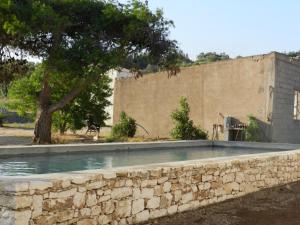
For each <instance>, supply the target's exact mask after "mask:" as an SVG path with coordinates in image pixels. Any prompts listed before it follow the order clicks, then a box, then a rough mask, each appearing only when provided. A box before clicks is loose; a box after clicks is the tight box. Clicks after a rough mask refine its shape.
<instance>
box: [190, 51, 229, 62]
mask: <svg viewBox="0 0 300 225" xmlns="http://www.w3.org/2000/svg"><path fill="white" fill-rule="evenodd" d="M227 59H230V57H229V55H227V54H225V53H221V54H218V53H216V52H207V53H203V52H202V53H200V54H199V55H198V56H197V59H196V61H195V64H204V63H209V62H216V61H222V60H227Z"/></svg>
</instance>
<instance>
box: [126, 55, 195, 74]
mask: <svg viewBox="0 0 300 225" xmlns="http://www.w3.org/2000/svg"><path fill="white" fill-rule="evenodd" d="M172 62H173V63H174V64H175V65H177V66H178V67H185V66H191V65H193V61H192V60H191V59H190V58H189V56H188V55H187V54H185V53H184V52H183V51H182V50H178V51H177V52H174V54H173V55H172ZM122 67H124V68H127V69H132V68H135V69H137V70H140V71H141V72H142V73H143V74H147V73H156V72H158V71H159V65H157V64H155V60H152V59H151V56H149V55H148V54H145V53H143V54H140V55H130V56H129V57H127V58H126V60H125V62H124V64H123V65H122Z"/></svg>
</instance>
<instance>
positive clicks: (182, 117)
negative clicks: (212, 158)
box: [171, 97, 207, 140]
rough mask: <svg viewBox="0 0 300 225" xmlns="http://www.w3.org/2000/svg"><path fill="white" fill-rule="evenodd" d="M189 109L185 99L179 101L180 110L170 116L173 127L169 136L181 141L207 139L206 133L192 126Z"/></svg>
mask: <svg viewBox="0 0 300 225" xmlns="http://www.w3.org/2000/svg"><path fill="white" fill-rule="evenodd" d="M189 113H190V107H189V104H188V102H187V99H186V98H185V97H181V99H180V108H179V109H176V110H175V111H174V112H172V114H171V118H172V120H173V121H174V124H175V127H174V128H173V129H172V131H171V136H172V137H173V138H175V139H181V140H196V139H207V133H206V132H205V131H203V130H202V129H201V128H200V127H197V126H195V125H194V123H193V121H192V120H190V117H189Z"/></svg>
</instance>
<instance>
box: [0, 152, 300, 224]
mask: <svg viewBox="0 0 300 225" xmlns="http://www.w3.org/2000/svg"><path fill="white" fill-rule="evenodd" d="M299 165H300V150H298V151H288V152H280V153H266V154H258V155H252V156H239V157H229V158H224V159H209V160H196V161H186V162H176V163H169V164H163V165H157V166H153V165H152V166H145V167H131V168H123V169H117V170H115V171H104V170H98V171H86V172H85V173H83V172H82V173H68V174H56V175H39V176H31V177H25V178H5V179H0V180H1V184H0V188H1V194H0V210H1V211H0V224H1V225H52V224H57V225H58V224H59V225H67V224H74V225H75V224H76V225H100V224H113V225H123V224H136V223H140V222H142V221H147V220H149V219H154V218H157V217H163V216H166V215H172V214H174V213H178V212H183V211H186V210H191V209H195V208H198V207H201V206H205V205H208V204H211V203H216V202H221V201H224V200H226V199H230V198H235V197H239V196H242V195H245V194H247V193H250V192H254V191H257V190H259V189H262V188H268V187H272V186H275V185H280V184H284V183H289V182H293V181H296V180H299V177H300V167H299Z"/></svg>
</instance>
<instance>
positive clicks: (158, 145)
mask: <svg viewBox="0 0 300 225" xmlns="http://www.w3.org/2000/svg"><path fill="white" fill-rule="evenodd" d="M198 146H199V147H201V146H212V142H211V141H207V140H200V141H198V140H197V141H160V142H133V143H103V144H64V145H30V146H28V145H24V146H19V145H18V146H1V147H0V157H1V156H10V155H25V154H26V155H27V154H45V153H48V154H49V153H68V152H94V151H121V150H136V149H137V150H138V149H162V148H180V147H198Z"/></svg>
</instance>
